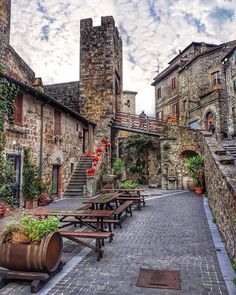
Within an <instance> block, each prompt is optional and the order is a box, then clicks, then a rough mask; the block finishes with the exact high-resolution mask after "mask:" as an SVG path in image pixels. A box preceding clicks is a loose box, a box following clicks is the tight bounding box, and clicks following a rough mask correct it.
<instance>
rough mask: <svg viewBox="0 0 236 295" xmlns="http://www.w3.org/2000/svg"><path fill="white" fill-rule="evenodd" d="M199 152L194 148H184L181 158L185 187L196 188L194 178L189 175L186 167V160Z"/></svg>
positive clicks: (183, 185)
mask: <svg viewBox="0 0 236 295" xmlns="http://www.w3.org/2000/svg"><path fill="white" fill-rule="evenodd" d="M197 155H198V153H197V152H196V151H195V150H194V149H185V150H183V151H182V152H181V153H180V155H179V157H180V159H181V168H182V169H181V170H182V173H181V174H182V188H183V189H191V190H192V189H194V186H195V183H194V181H193V180H192V178H191V177H190V176H189V174H188V172H187V170H186V168H185V160H186V159H189V158H191V157H194V156H197Z"/></svg>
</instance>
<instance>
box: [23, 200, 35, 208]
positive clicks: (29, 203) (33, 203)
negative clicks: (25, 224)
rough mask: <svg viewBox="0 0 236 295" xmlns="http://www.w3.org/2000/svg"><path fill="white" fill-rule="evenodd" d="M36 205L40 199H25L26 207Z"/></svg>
mask: <svg viewBox="0 0 236 295" xmlns="http://www.w3.org/2000/svg"><path fill="white" fill-rule="evenodd" d="M36 207H38V200H31V199H26V200H25V209H34V208H36Z"/></svg>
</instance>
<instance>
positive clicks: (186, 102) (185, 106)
mask: <svg viewBox="0 0 236 295" xmlns="http://www.w3.org/2000/svg"><path fill="white" fill-rule="evenodd" d="M187 108H188V101H187V99H185V100H184V101H183V110H184V111H187Z"/></svg>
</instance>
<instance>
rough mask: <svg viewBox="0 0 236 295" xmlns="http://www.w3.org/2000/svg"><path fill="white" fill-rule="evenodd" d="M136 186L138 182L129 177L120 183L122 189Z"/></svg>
mask: <svg viewBox="0 0 236 295" xmlns="http://www.w3.org/2000/svg"><path fill="white" fill-rule="evenodd" d="M137 187H138V183H137V182H135V181H133V180H131V179H127V180H125V181H124V182H122V184H121V188H123V189H136V188H137Z"/></svg>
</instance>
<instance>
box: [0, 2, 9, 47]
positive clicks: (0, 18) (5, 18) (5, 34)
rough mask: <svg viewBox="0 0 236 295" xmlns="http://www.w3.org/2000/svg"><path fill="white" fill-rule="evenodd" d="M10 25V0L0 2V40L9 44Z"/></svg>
mask: <svg viewBox="0 0 236 295" xmlns="http://www.w3.org/2000/svg"><path fill="white" fill-rule="evenodd" d="M10 25H11V0H1V2H0V39H1V40H3V41H5V42H6V43H9V41H10Z"/></svg>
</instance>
